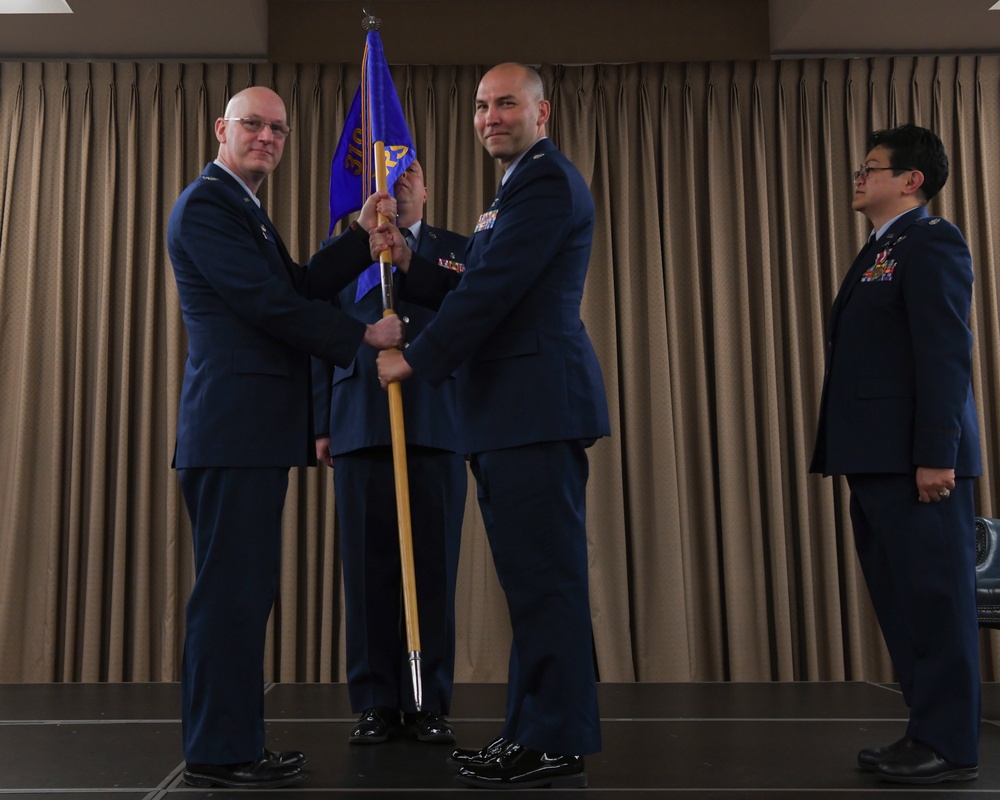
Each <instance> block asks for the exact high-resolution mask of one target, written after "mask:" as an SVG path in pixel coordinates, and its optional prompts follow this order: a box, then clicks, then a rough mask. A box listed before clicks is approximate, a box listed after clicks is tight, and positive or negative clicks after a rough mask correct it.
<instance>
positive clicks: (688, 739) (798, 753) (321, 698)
mask: <svg viewBox="0 0 1000 800" xmlns="http://www.w3.org/2000/svg"><path fill="white" fill-rule="evenodd" d="M504 688H505V687H504V686H502V685H498V684H462V685H459V686H456V687H455V693H454V698H453V703H452V708H453V714H452V716H451V720H452V723H453V724H454V727H455V731H456V734H457V735H458V740H459V745H460V746H465V747H472V746H477V747H478V746H480V745H482V744H485V743H486V742H487V741H489V740H490V739H492V738H493V737H494V736H495V735H496V734H497V733H498V731H499V728H500V723H501V719H502V715H503V707H504ZM599 689H600V703H601V714H602V719H603V724H602V733H603V737H604V749H603V751H602V752H601V753H600V754H599V755H596V756H590V757H588V758H587V761H586V766H587V776H588V779H589V784H590V785H589V788H587V789H572V790H570V789H549V790H546V789H542V790H522V791H519V792H517V793H516V794H517V796H518V797H527V798H540V797H548V798H552V800H554V798H555V797H564V796H567V795H573V796H576V797H580V798H587V800H612V798H614V800H648V799H649V798H659V797H663V798H670V800H738V799H739V800H749V799H750V798H752V799H753V800H764V799H765V798H779V799H783V798H789V800H790V799H791V798H796V799H797V798H808V800H834V799H838V800H839V798H844V797H848V796H850V797H859V798H861V797H865V798H873V799H874V798H890V800H895V799H898V800H904V799H905V798H922V799H924V800H926V799H927V798H955V797H959V796H962V795H968V796H970V797H994V798H1000V684H988V685H985V686H984V691H983V727H982V743H981V749H980V777H979V779H978V780H977V781H971V782H966V783H953V784H941V785H938V786H932V787H914V788H908V787H901V786H896V785H893V784H886V783H880V782H879V781H878V780H877V779H876V778H875V777H873V776H872V775H871V774H868V773H862V772H860V771H858V770H857V769H856V768H855V766H854V759H855V754H856V752H857V750H858V749H859V748H860V747H864V746H869V745H877V744H885V743H888V742H891V741H894V740H895V739H897V738H898V737H899V736H901V735H902V730H903V725H904V720H905V707H904V705H903V702H902V698H901V697H900V695H899V693H898V691H897V690H896V688H895V687H894V686H891V685H876V684H868V683H794V684H789V683H766V684H764V683H762V684H745V683H744V684H727V683H698V684H676V683H675V684H601V685H600V687H599ZM179 705H180V691H179V687H178V686H177V685H176V684H51V685H12V684H8V685H0V800H13V798H17V800H92V799H93V798H107V800H161V799H162V800H182V798H195V797H215V798H224V797H227V796H228V797H232V796H234V795H239V794H244V795H245V794H246V792H238V791H227V790H219V789H214V790H206V789H194V788H191V787H187V786H185V785H184V783H183V782H182V781H181V770H182V768H183V762H182V758H181V750H180V722H179V719H178V708H179ZM266 708H267V718H268V747H270V748H271V749H275V750H281V749H301V750H304V751H305V752H306V754H307V756H308V757H309V763H308V765H307V769H308V771H309V777H308V778H307V779H306V780H305V781H303V782H301V783H299V784H296V785H295V786H294V787H290V788H286V789H280V790H270V791H266V790H258V791H254V792H252V796H253V797H254V798H269V799H270V800H322V799H323V798H330V800H343V799H344V798H361V799H362V800H399V799H400V798H404V797H406V798H409V797H412V798H421V799H423V798H427V799H428V800H429V799H430V798H438V797H441V798H448V799H449V800H451V799H452V798H454V800H460V799H462V798H472V797H478V798H482V797H483V796H484V794H485V795H489V794H490V793H489V792H485V793H484V792H483V791H482V790H476V789H469V788H463V787H460V786H459V785H457V784H455V783H454V780H453V774H454V772H453V770H452V769H451V768H450V767H449V766H448V764H447V755H448V753H449V752H450V748H449V747H448V746H445V745H431V744H422V743H418V742H416V741H414V740H410V739H397V740H390V741H389V742H387V743H385V744H382V745H370V746H356V745H355V746H351V745H348V744H347V736H348V733H349V731H350V728H351V725H352V723H353V721H354V718H355V715H354V714H352V713H351V711H350V706H349V704H348V700H347V690H346V687H345V686H344V685H342V684H328V685H314V684H275V685H272V686H269V687H268V690H267V695H266Z"/></svg>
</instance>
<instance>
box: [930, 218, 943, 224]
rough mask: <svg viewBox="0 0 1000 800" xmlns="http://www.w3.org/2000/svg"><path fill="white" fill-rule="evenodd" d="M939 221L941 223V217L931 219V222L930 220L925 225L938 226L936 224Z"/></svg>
mask: <svg viewBox="0 0 1000 800" xmlns="http://www.w3.org/2000/svg"><path fill="white" fill-rule="evenodd" d="M940 221H941V217H934V219H932V220H931V221H930V222H928V223H927V224H928V225H937V224H938V223H939V222H940Z"/></svg>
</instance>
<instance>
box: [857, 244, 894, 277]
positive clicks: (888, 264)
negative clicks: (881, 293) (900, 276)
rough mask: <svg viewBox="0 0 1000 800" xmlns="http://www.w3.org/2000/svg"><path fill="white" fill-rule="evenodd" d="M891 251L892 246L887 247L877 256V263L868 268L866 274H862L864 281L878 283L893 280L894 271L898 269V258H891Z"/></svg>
mask: <svg viewBox="0 0 1000 800" xmlns="http://www.w3.org/2000/svg"><path fill="white" fill-rule="evenodd" d="M891 252H892V247H887V248H885V249H884V250H883V251H882V252H881V253H879V254H878V255H877V256H875V263H874V264H872V265H871V266H870V267H869V268H868V269H866V270H865V274H864V275H862V276H861V282H862V283H878V282H882V281H891V280H892V276H893V273H894V272H895V271H896V259H894V258H889V253H891Z"/></svg>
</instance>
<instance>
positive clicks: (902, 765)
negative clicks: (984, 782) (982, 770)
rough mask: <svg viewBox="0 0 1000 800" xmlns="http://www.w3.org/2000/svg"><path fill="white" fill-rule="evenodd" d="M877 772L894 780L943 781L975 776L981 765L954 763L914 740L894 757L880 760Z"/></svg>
mask: <svg viewBox="0 0 1000 800" xmlns="http://www.w3.org/2000/svg"><path fill="white" fill-rule="evenodd" d="M875 772H876V773H877V774H878V776H879V778H881V779H882V780H884V781H889V782H891V783H941V782H942V781H971V780H975V779H976V778H977V777H978V776H979V766H978V765H976V764H973V765H971V766H960V765H958V764H952V763H951V762H950V761H946V760H945V759H944V758H942V757H941V756H939V755H938V754H937V753H936V752H934V750H932V749H931V748H930V747H928V746H927V745H925V744H923V743H922V742H916V741H913V740H910V742H909V744H908V745H906V746H905V747H902V748H900V749H898V750H897V751H896V753H895V754H894V755H893V756H892V757H891V758H887V759H885V760H883V761H880V762H879V763H878V766H877V767H875Z"/></svg>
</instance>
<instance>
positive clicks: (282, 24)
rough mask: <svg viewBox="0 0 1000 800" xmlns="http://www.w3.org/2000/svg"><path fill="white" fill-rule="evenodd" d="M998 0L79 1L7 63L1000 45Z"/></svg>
mask: <svg viewBox="0 0 1000 800" xmlns="http://www.w3.org/2000/svg"><path fill="white" fill-rule="evenodd" d="M994 5H996V0H837V1H836V2H832V1H831V0H615V2H609V0H505V2H503V3H491V2H488V0H212V2H204V0H142V2H135V0H70V6H71V7H72V9H73V12H74V13H73V14H72V15H54V16H53V15H42V14H35V15H31V14H12V15H4V16H3V24H0V53H2V54H3V56H2V58H3V59H7V60H10V59H18V60H25V59H57V60H63V59H72V60H115V59H117V60H121V59H140V60H157V61H171V60H198V61H212V60H227V61H230V62H232V61H238V60H249V61H271V62H286V63H311V62H315V63H325V64H331V63H339V62H347V63H358V62H359V61H360V58H361V55H360V50H361V42H362V39H363V34H362V30H361V19H362V16H363V13H362V8H363V7H364V6H371V7H372V9H373V11H374V13H375V14H376V15H377V16H379V17H380V18H381V19H382V20H383V23H384V26H383V31H382V37H383V41H384V43H385V48H386V54H387V57H388V58H389V60H390V63H395V64H495V63H497V62H499V61H509V60H517V61H525V62H528V63H545V64H598V63H604V64H615V63H631V62H641V61H648V62H656V61H714V60H720V59H767V58H780V57H801V56H817V55H824V56H832V55H838V56H840V55H861V56H864V55H895V54H902V53H910V54H932V53H949V54H956V53H980V54H984V53H995V52H1000V10H997V11H991V10H990V9H991V8H992V7H993V6H994Z"/></svg>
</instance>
